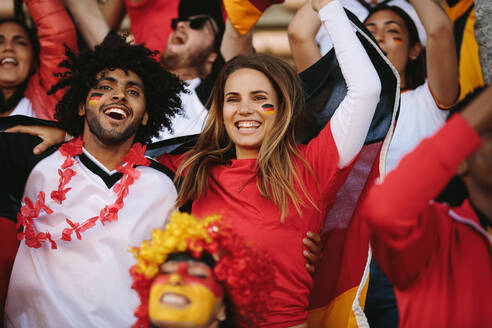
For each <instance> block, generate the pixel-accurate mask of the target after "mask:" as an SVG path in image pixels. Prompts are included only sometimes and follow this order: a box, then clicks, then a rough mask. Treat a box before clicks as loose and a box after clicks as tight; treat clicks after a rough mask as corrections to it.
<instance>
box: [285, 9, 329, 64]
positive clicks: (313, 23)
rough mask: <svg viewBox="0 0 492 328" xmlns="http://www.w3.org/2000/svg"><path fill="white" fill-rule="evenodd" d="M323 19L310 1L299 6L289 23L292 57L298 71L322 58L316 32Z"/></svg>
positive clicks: (288, 32) (288, 33)
mask: <svg viewBox="0 0 492 328" xmlns="http://www.w3.org/2000/svg"><path fill="white" fill-rule="evenodd" d="M320 26H321V21H320V19H319V17H318V14H317V13H316V11H314V10H313V7H312V5H311V3H310V2H309V1H306V3H305V4H304V5H303V6H302V7H301V8H299V10H298V11H297V12H296V14H295V15H294V17H293V18H292V20H291V21H290V23H289V27H288V29H287V35H288V37H289V44H290V49H291V51H292V58H293V59H294V63H295V65H296V69H297V71H298V72H302V71H304V70H305V69H307V68H308V67H310V66H311V65H313V64H314V63H316V62H317V61H318V60H319V59H320V58H321V53H320V50H319V47H318V45H317V44H316V40H315V37H316V33H317V32H318V30H319V28H320Z"/></svg>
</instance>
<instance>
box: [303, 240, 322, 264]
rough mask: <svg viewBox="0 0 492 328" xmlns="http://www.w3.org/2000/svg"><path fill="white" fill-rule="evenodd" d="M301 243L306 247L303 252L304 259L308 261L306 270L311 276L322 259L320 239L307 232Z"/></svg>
mask: <svg viewBox="0 0 492 328" xmlns="http://www.w3.org/2000/svg"><path fill="white" fill-rule="evenodd" d="M302 243H303V244H304V245H306V249H305V250H304V252H303V255H304V257H305V258H306V260H307V261H308V263H306V269H307V270H308V272H309V273H311V274H313V273H314V272H315V271H316V266H317V265H318V262H319V260H321V257H322V247H321V238H320V237H319V235H318V234H316V233H313V232H310V231H308V232H307V233H306V238H303V239H302Z"/></svg>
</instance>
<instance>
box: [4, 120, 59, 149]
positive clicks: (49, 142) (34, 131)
mask: <svg viewBox="0 0 492 328" xmlns="http://www.w3.org/2000/svg"><path fill="white" fill-rule="evenodd" d="M4 132H9V133H27V134H31V135H34V136H38V137H40V138H41V139H42V140H43V142H41V143H40V144H39V145H37V146H36V147H34V149H33V150H32V152H33V154H35V155H39V154H41V153H43V152H44V151H46V150H47V149H48V148H50V147H51V146H54V145H58V144H61V143H62V142H64V141H65V136H66V132H65V131H63V130H61V129H59V128H55V127H51V126H41V125H30V126H27V125H17V126H14V127H12V128H9V129H7V130H5V131H4Z"/></svg>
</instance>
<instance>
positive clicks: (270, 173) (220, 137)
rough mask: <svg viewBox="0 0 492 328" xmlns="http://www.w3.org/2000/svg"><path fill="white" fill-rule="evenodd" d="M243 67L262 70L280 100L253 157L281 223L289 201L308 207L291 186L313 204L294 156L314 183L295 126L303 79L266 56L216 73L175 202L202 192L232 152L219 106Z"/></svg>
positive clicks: (301, 109)
mask: <svg viewBox="0 0 492 328" xmlns="http://www.w3.org/2000/svg"><path fill="white" fill-rule="evenodd" d="M242 68H249V69H254V70H257V71H259V72H261V73H263V74H265V76H266V77H267V78H268V79H269V80H270V82H271V83H272V85H273V87H274V89H275V91H276V93H277V96H278V99H279V106H278V108H277V109H276V117H275V123H274V124H273V127H272V129H271V130H270V131H267V133H266V135H265V138H264V140H263V142H262V144H261V147H260V150H259V153H258V158H257V163H258V164H257V165H258V171H257V173H256V184H257V186H258V189H259V191H260V193H261V195H262V196H264V197H266V198H267V199H268V200H270V201H272V202H273V203H274V204H275V205H277V206H278V207H279V209H280V212H281V220H282V221H283V220H284V218H285V217H286V216H287V213H288V207H289V199H290V201H292V203H293V204H294V206H295V208H296V210H297V212H298V213H299V214H300V215H301V214H302V211H301V207H302V206H305V205H306V204H305V201H303V199H302V198H301V197H299V195H298V194H297V193H296V189H295V187H294V185H295V184H297V186H299V188H300V189H301V191H302V193H303V194H304V196H305V197H306V198H307V199H308V201H309V203H310V204H311V205H312V206H313V207H315V208H317V207H316V205H315V204H314V202H313V200H312V198H311V195H309V194H308V192H307V191H306V189H305V186H304V184H303V182H302V180H301V178H300V177H299V176H298V174H297V171H296V169H295V158H296V157H297V158H299V159H300V160H301V161H302V162H303V164H304V165H305V166H306V167H307V168H308V170H309V171H310V172H311V175H312V176H313V178H314V180H315V181H316V182H317V180H316V177H315V176H314V173H313V171H312V169H311V167H310V166H309V164H308V163H307V161H306V160H305V159H304V158H303V157H302V156H301V154H300V153H299V152H298V150H297V142H296V136H295V130H296V128H295V127H296V123H297V121H298V120H299V118H301V117H302V114H303V112H304V109H305V108H304V106H305V103H304V94H303V89H302V86H301V80H300V79H299V76H298V75H297V73H296V71H295V70H294V69H293V68H292V67H291V66H289V65H288V64H287V63H285V62H283V61H282V60H280V59H277V58H275V57H272V56H269V55H265V54H254V55H251V56H238V57H235V58H234V59H232V60H231V61H229V62H228V63H227V64H226V65H225V66H224V68H223V69H222V71H221V73H220V74H219V76H218V78H217V81H216V83H215V86H214V89H213V91H212V95H211V101H212V105H211V108H210V111H209V115H208V119H207V122H206V124H205V127H204V129H203V132H202V133H201V135H200V137H199V139H198V141H197V143H196V145H195V146H194V147H193V148H192V149H191V150H190V151H188V152H187V153H186V158H185V160H184V161H183V163H182V164H181V165H180V167H179V168H178V170H177V172H176V180H177V181H178V182H179V185H180V190H179V193H178V199H177V200H176V205H177V206H182V205H184V204H185V203H186V202H187V201H188V200H190V199H191V200H195V199H197V198H198V197H199V196H201V195H203V194H206V193H207V192H208V188H209V184H208V179H209V177H211V169H212V168H213V167H214V166H216V165H226V164H227V161H228V160H230V159H232V158H234V156H235V146H234V144H233V142H232V141H231V139H230V138H229V136H228V134H227V132H226V129H225V126H224V116H223V112H222V108H223V105H224V88H225V83H226V81H227V79H228V78H229V76H230V75H231V74H232V73H234V72H235V71H237V70H239V69H242ZM184 173H186V174H184ZM183 175H184V177H183V178H182V179H181V178H180V177H182V176H183Z"/></svg>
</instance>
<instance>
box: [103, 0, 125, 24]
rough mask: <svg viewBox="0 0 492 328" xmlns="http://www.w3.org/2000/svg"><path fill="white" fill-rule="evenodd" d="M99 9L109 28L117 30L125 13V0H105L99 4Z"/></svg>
mask: <svg viewBox="0 0 492 328" xmlns="http://www.w3.org/2000/svg"><path fill="white" fill-rule="evenodd" d="M101 11H102V13H103V16H104V18H105V19H106V22H107V23H108V26H109V28H110V29H111V30H118V28H119V27H120V25H121V22H122V21H123V18H125V14H126V9H125V1H124V0H106V1H105V2H104V3H103V4H102V6H101Z"/></svg>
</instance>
